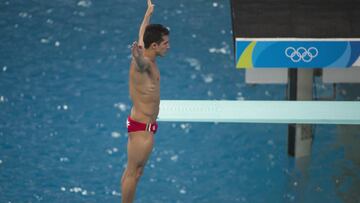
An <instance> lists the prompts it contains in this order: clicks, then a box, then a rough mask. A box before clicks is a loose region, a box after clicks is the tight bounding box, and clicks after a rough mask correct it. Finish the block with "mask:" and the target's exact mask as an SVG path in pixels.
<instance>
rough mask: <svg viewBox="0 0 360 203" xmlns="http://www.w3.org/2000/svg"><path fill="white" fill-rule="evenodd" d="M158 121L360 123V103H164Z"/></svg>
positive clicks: (187, 101) (184, 101) (176, 101)
mask: <svg viewBox="0 0 360 203" xmlns="http://www.w3.org/2000/svg"><path fill="white" fill-rule="evenodd" d="M158 121H176V122H226V123H297V124H360V102H357V101H229V100H161V101H160V114H159V116H158Z"/></svg>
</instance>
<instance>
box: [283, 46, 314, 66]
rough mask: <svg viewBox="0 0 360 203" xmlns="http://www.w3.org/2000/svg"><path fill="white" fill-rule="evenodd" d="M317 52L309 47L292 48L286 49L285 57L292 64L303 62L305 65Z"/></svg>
mask: <svg viewBox="0 0 360 203" xmlns="http://www.w3.org/2000/svg"><path fill="white" fill-rule="evenodd" d="M318 54H319V51H318V50H317V48H315V47H310V48H308V49H306V48H304V47H299V48H297V49H295V48H294V47H288V48H286V50H285V55H286V56H287V57H288V58H290V59H291V61H293V62H294V63H297V62H300V61H303V62H305V63H309V62H311V61H312V60H313V59H314V58H315V57H317V55H318Z"/></svg>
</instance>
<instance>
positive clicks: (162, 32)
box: [143, 24, 170, 49]
mask: <svg viewBox="0 0 360 203" xmlns="http://www.w3.org/2000/svg"><path fill="white" fill-rule="evenodd" d="M169 34H170V31H169V30H168V29H167V28H166V27H164V26H163V25H161V24H149V25H148V26H146V28H145V33H144V37H143V38H144V45H145V49H148V48H149V47H150V45H151V44H152V43H154V42H155V43H157V44H160V43H161V42H162V41H163V39H162V37H163V36H166V35H169Z"/></svg>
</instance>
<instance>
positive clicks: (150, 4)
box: [146, 0, 155, 15]
mask: <svg viewBox="0 0 360 203" xmlns="http://www.w3.org/2000/svg"><path fill="white" fill-rule="evenodd" d="M147 5H148V8H147V10H146V13H147V14H149V15H151V14H152V13H153V12H154V6H155V5H154V4H152V2H151V0H147Z"/></svg>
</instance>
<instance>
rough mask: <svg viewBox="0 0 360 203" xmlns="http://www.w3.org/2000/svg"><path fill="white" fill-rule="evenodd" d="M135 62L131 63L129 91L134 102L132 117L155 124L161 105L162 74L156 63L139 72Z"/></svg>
mask: <svg viewBox="0 0 360 203" xmlns="http://www.w3.org/2000/svg"><path fill="white" fill-rule="evenodd" d="M136 66H137V64H136V62H135V61H134V60H132V61H131V65H130V74H129V91H130V97H131V100H132V102H133V107H132V109H131V114H130V117H131V118H132V119H134V120H136V121H139V122H143V123H151V122H155V121H156V118H157V116H158V114H159V104H160V72H159V70H158V68H157V65H156V63H155V62H152V61H151V62H150V67H149V68H148V69H146V70H144V71H139V69H138V68H137V67H136Z"/></svg>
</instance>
